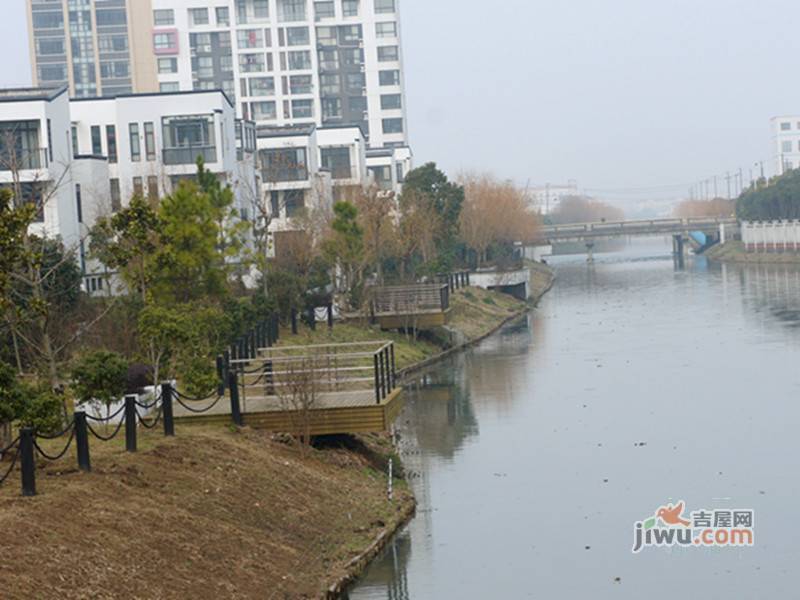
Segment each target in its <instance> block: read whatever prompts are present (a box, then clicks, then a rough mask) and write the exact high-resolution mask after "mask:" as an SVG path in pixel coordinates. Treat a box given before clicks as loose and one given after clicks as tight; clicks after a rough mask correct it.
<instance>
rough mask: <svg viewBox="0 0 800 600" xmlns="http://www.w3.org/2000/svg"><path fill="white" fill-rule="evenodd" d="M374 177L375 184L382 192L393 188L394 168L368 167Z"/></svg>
mask: <svg viewBox="0 0 800 600" xmlns="http://www.w3.org/2000/svg"><path fill="white" fill-rule="evenodd" d="M367 169H368V170H369V172H370V173H372V175H373V177H375V183H377V184H378V187H379V188H380V189H382V190H389V189H391V188H392V168H391V167H367Z"/></svg>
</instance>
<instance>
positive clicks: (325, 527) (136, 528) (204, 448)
mask: <svg viewBox="0 0 800 600" xmlns="http://www.w3.org/2000/svg"><path fill="white" fill-rule="evenodd" d="M275 437H276V436H271V435H269V434H268V433H266V432H263V431H255V430H249V429H247V428H245V429H243V430H241V431H231V430H229V429H220V428H200V427H196V426H192V427H184V428H179V429H178V431H177V435H176V437H174V438H164V437H163V436H162V435H161V434H160V433H158V432H152V433H151V432H149V431H148V432H145V431H142V432H141V433H140V444H139V445H140V451H139V452H137V453H136V454H129V453H126V452H125V451H124V445H123V442H122V440H120V439H119V438H118V439H117V440H114V441H112V442H109V443H106V444H100V443H93V444H92V460H93V471H92V472H91V473H88V474H87V473H81V472H78V471H77V470H76V469H74V468H73V464H72V463H73V461H72V460H69V461H65V460H62V461H59V462H57V463H53V464H52V465H50V466H44V467H43V468H40V469H39V470H38V472H37V483H38V488H39V495H38V496H36V497H33V498H22V497H20V495H19V486H18V481H17V479H18V478H14V480H12V481H9V485H4V486H2V488H0V531H3V532H6V535H2V536H0V556H2V557H3V568H2V569H0V589H2V590H3V594H2V595H3V597H4V598H56V597H58V598H78V597H80V598H86V597H105V598H112V597H113V598H133V597H137V598H187V597H190V598H209V599H211V598H220V597H247V598H260V597H264V596H265V593H266V592H269V593H272V594H274V597H280V598H318V597H326V596H327V595H328V593H329V592H328V591H329V589H330V588H331V586H335V585H339V584H340V582H343V581H347V580H349V579H350V578H351V577H353V576H354V575H355V574H357V573H358V572H360V568H361V561H364V560H365V559H366V558H367V557H368V556H369V554H368V553H367V554H365V552H364V549H370V548H372V547H374V546H375V544H376V542H378V541H379V540H381V539H384V538H385V537H386V536H388V535H389V534H390V532H392V531H394V530H395V529H396V528H397V527H398V526H399V524H400V523H404V522H406V521H407V519H408V518H409V516H410V515H411V514H412V512H413V508H414V500H413V496H412V494H411V493H410V491H409V490H408V488H407V486H406V484H405V483H404V482H403V481H402V480H400V479H396V480H395V481H394V500H393V501H389V500H388V498H387V475H386V463H387V461H388V458H390V457H393V458H394V460H395V470H396V472H397V457H396V456H394V454H393V449H392V446H391V444H390V442H389V440H388V438H382V437H380V436H363V437H359V438H348V439H341V440H334V441H330V440H329V441H327V442H326V444H327V445H326V446H325V447H324V448H318V449H310V451H309V454H308V456H306V457H303V456H301V454H300V452H299V451H298V449H297V448H296V447H292V446H290V445H287V444H285V443H281V441H278V440H277V439H275Z"/></svg>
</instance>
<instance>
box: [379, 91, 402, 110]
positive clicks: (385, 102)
mask: <svg viewBox="0 0 800 600" xmlns="http://www.w3.org/2000/svg"><path fill="white" fill-rule="evenodd" d="M398 108H403V100H402V96H401V95H400V94H384V95H382V96H381V109H383V110H396V109H398Z"/></svg>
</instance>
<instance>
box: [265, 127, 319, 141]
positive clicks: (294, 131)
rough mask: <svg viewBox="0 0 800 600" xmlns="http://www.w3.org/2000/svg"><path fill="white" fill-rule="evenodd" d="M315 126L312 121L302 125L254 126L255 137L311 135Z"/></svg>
mask: <svg viewBox="0 0 800 600" xmlns="http://www.w3.org/2000/svg"><path fill="white" fill-rule="evenodd" d="M316 128H317V126H316V125H314V124H313V123H309V124H302V125H283V126H277V125H259V126H257V127H256V137H258V138H261V139H264V138H273V137H290V136H305V135H311V134H312V133H314V131H315V130H316Z"/></svg>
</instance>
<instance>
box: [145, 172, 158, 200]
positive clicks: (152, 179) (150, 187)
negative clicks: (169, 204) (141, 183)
mask: <svg viewBox="0 0 800 600" xmlns="http://www.w3.org/2000/svg"><path fill="white" fill-rule="evenodd" d="M147 197H148V198H149V199H150V200H158V177H156V176H155V175H148V176H147Z"/></svg>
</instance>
